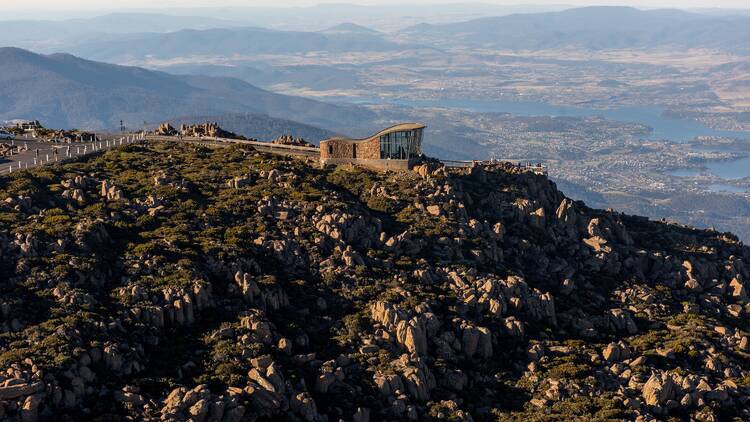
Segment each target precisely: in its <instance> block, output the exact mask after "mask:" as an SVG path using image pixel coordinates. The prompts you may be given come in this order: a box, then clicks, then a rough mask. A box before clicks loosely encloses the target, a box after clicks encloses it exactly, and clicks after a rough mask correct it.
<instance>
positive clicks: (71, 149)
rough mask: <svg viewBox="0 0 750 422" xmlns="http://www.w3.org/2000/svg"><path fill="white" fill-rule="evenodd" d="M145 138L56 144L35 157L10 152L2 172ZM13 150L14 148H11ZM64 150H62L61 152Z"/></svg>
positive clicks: (32, 166)
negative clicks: (21, 156)
mask: <svg viewBox="0 0 750 422" xmlns="http://www.w3.org/2000/svg"><path fill="white" fill-rule="evenodd" d="M144 139H145V136H144V134H142V133H140V134H134V135H126V136H122V137H119V138H114V139H106V140H98V141H94V142H85V143H75V144H68V145H66V146H55V145H52V146H51V148H49V149H47V150H45V152H44V154H43V155H42V154H39V153H36V154H35V155H34V156H33V157H23V158H21V159H15V160H14V157H17V156H20V155H27V154H23V153H16V154H12V153H11V154H10V155H8V156H6V157H5V158H6V159H10V160H11V162H10V163H0V174H12V173H15V172H18V171H23V170H26V169H31V168H35V167H39V166H43V165H47V164H54V163H63V162H66V161H69V160H72V159H75V158H78V157H83V156H86V155H88V154H93V153H96V152H101V151H107V150H110V149H112V148H116V147H119V146H122V145H128V144H132V143H135V142H139V141H142V140H144ZM31 150H32V149H30V148H26V149H25V150H24V151H23V152H25V153H28V152H29V151H31ZM11 151H12V150H11ZM61 151H62V152H61Z"/></svg>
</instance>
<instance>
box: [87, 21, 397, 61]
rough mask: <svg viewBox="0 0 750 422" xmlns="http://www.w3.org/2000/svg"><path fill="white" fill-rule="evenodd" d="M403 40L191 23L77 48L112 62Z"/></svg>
mask: <svg viewBox="0 0 750 422" xmlns="http://www.w3.org/2000/svg"><path fill="white" fill-rule="evenodd" d="M402 48H404V46H402V45H400V44H397V43H394V42H391V41H386V40H385V39H384V38H383V37H381V36H380V35H378V34H376V33H368V32H365V31H361V30H360V31H351V30H349V31H345V32H342V31H338V32H332V33H323V32H299V31H277V30H271V29H264V28H241V29H234V28H217V29H208V30H192V29H186V30H182V31H177V32H170V33H167V34H155V33H154V34H140V35H132V34H131V35H128V36H124V37H121V38H108V39H104V40H96V41H91V42H87V43H82V44H80V45H77V46H75V47H73V48H72V52H73V53H74V54H76V55H78V56H81V57H86V58H89V59H92V60H102V61H107V62H118V63H123V62H128V61H133V60H143V59H144V58H147V57H148V58H150V59H152V58H153V59H171V58H178V57H191V56H209V57H225V56H246V55H254V54H299V53H308V52H313V51H323V52H330V53H344V52H355V51H390V50H398V49H402Z"/></svg>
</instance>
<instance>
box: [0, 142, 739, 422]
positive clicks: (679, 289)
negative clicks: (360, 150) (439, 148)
mask: <svg viewBox="0 0 750 422" xmlns="http://www.w3.org/2000/svg"><path fill="white" fill-rule="evenodd" d="M414 170H415V171H414V172H411V173H408V174H393V173H382V174H379V173H372V172H369V171H365V170H361V169H351V168H344V167H342V168H338V169H319V168H316V167H314V166H311V165H310V164H309V163H305V162H303V161H300V160H295V159H290V158H281V157H275V156H270V155H264V154H260V153H258V152H255V151H254V150H252V148H249V147H242V146H232V147H210V148H209V147H204V146H200V145H192V144H191V145H187V144H180V143H168V142H165V143H149V144H140V145H131V146H127V147H123V148H119V149H115V150H112V151H108V152H106V153H103V154H100V155H96V156H91V157H87V158H83V159H81V161H77V162H71V163H66V164H63V165H55V166H48V167H43V168H39V169H35V170H33V171H29V172H19V173H14V174H13V175H11V176H8V177H3V178H0V199H2V201H1V202H0V227H2V231H0V274H2V275H3V280H1V281H0V289H2V295H0V298H2V299H1V300H0V366H1V368H2V372H1V373H0V418H2V419H4V420H12V421H15V420H23V421H33V420H55V419H68V418H72V419H97V418H98V419H103V420H117V419H128V418H129V419H146V420H157V419H158V420H165V421H184V420H193V421H240V420H281V419H285V418H286V419H290V420H307V421H337V420H352V421H358V422H364V421H370V420H372V421H375V420H464V421H470V420H516V419H521V418H533V419H534V420H560V419H564V418H565V419H570V418H574V419H576V418H579V419H597V420H599V419H616V420H617V419H619V420H622V419H628V420H642V421H647V420H654V419H666V418H668V417H674V418H681V419H694V420H703V421H712V420H732V419H736V420H746V419H748V418H750V414H748V410H747V409H748V408H749V407H750V406H748V404H749V402H750V373H748V368H749V366H748V356H750V355H748V353H750V344H748V343H749V341H748V331H749V328H748V324H747V312H748V311H750V304H749V303H748V293H747V280H748V277H749V276H750V274H748V269H747V268H746V266H745V264H744V262H745V261H747V260H748V259H749V258H750V249H748V248H747V247H745V246H744V245H742V243H741V242H739V241H738V240H737V239H736V237H734V236H732V235H731V234H726V233H718V232H715V231H701V230H696V229H693V228H689V227H683V226H678V225H674V224H666V223H660V222H652V221H648V220H647V219H645V218H640V217H635V216H629V215H623V214H619V213H617V212H614V211H612V210H607V211H602V210H594V209H590V208H588V207H586V206H585V205H584V204H582V203H580V202H575V201H572V200H570V199H568V198H566V197H565V196H564V195H563V194H562V193H561V192H560V191H558V190H557V188H556V186H555V184H554V183H553V182H551V181H550V180H548V179H547V178H546V177H544V176H539V175H536V174H533V173H529V172H525V171H523V170H521V169H518V168H516V167H513V166H510V165H495V166H475V167H473V168H469V169H456V170H448V169H445V168H442V167H440V166H438V165H437V164H436V163H430V164H427V165H424V166H419V167H417V168H415V169H414Z"/></svg>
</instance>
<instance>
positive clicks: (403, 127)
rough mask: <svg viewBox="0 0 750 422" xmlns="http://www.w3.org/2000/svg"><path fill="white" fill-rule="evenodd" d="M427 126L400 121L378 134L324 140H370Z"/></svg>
mask: <svg viewBox="0 0 750 422" xmlns="http://www.w3.org/2000/svg"><path fill="white" fill-rule="evenodd" d="M426 127H427V126H425V125H423V124H422V123H400V124H397V125H395V126H391V127H389V128H387V129H383V130H381V131H380V132H378V133H376V134H374V135H372V136H369V137H367V138H362V139H352V138H347V137H344V136H335V137H333V138H328V139H326V140H324V141H323V142H325V141H333V140H336V141H353V142H362V141H369V140H370V139H373V138H379V137H381V136H383V135H387V134H389V133H394V132H404V131H407V130H417V129H424V128H426Z"/></svg>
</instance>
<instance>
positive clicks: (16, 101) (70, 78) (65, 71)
mask: <svg viewBox="0 0 750 422" xmlns="http://www.w3.org/2000/svg"><path fill="white" fill-rule="evenodd" d="M228 113H252V114H265V115H268V116H270V117H272V118H280V119H287V120H296V121H303V122H305V123H307V124H311V125H316V126H321V127H326V128H331V129H333V130H346V129H347V128H349V127H351V125H360V124H361V122H363V121H368V120H371V119H372V113H371V112H369V111H367V110H364V109H361V108H358V107H354V106H346V107H343V106H337V105H332V104H327V103H323V102H319V101H315V100H310V99H305V98H300V97H293V96H286V95H280V94H274V93H271V92H268V91H265V90H262V89H260V88H257V87H255V86H253V85H250V84H248V83H246V82H243V81H240V80H238V79H233V78H218V77H209V76H177V75H170V74H167V73H162V72H156V71H150V70H145V69H141V68H137V67H126V66H117V65H111V64H105V63H98V62H93V61H88V60H83V59H80V58H77V57H74V56H71V55H68V54H53V55H49V56H45V55H39V54H34V53H31V52H29V51H26V50H22V49H17V48H0V120H9V119H14V118H34V119H39V120H41V121H42V122H43V123H46V124H48V125H49V126H52V127H80V128H87V129H106V128H115V127H118V126H119V121H120V120H123V121H124V122H125V124H126V125H128V126H131V127H134V126H135V127H138V126H140V125H142V124H143V122H144V121H147V122H155V121H159V120H164V119H168V118H174V117H176V116H195V115H222V114H228ZM342 128H343V129H342Z"/></svg>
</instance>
